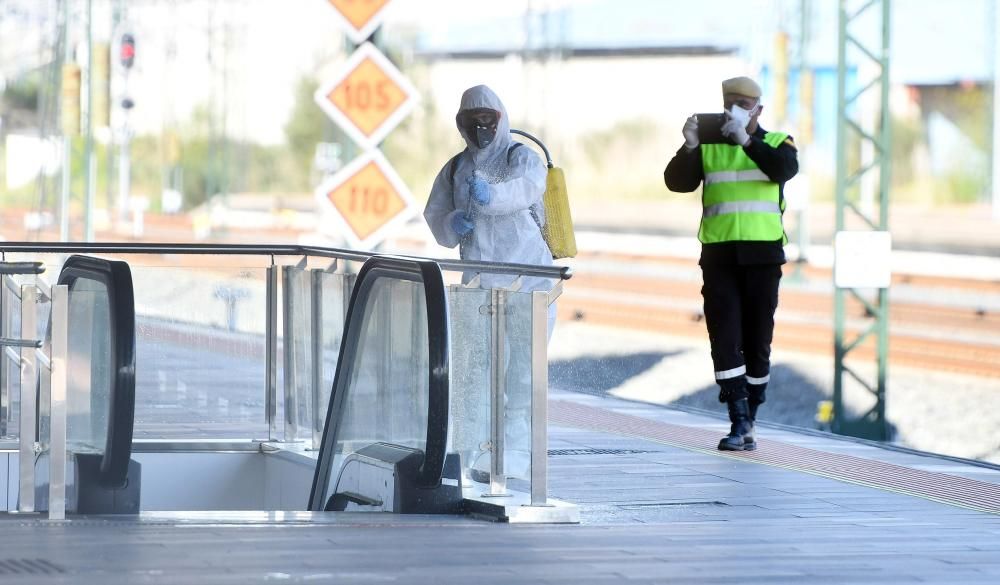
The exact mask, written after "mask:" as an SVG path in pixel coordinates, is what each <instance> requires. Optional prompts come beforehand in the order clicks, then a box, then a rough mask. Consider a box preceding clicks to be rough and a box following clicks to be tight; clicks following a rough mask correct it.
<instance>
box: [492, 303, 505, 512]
mask: <svg viewBox="0 0 1000 585" xmlns="http://www.w3.org/2000/svg"><path fill="white" fill-rule="evenodd" d="M491 292H492V294H491V297H492V299H491V300H492V302H491V303H490V309H491V317H492V327H491V328H490V329H491V331H492V340H491V345H492V350H493V351H492V353H493V359H492V360H490V374H491V375H490V493H489V495H490V496H505V495H507V476H506V474H505V473H504V449H505V445H504V438H505V432H504V431H505V429H506V426H507V425H506V420H505V415H506V411H505V410H506V409H505V404H504V402H505V401H504V390H505V389H506V387H507V368H506V365H507V364H506V347H505V346H504V344H505V343H506V342H507V322H506V321H507V320H506V316H507V315H506V314H507V291H506V290H503V289H496V288H495V289H492V291H491Z"/></svg>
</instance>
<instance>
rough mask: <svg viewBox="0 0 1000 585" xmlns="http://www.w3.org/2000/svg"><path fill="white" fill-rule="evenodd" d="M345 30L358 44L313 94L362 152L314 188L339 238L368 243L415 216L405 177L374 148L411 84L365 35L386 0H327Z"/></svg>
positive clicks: (396, 118) (412, 91)
mask: <svg viewBox="0 0 1000 585" xmlns="http://www.w3.org/2000/svg"><path fill="white" fill-rule="evenodd" d="M330 4H331V5H332V6H333V7H334V8H336V9H337V13H338V14H339V15H340V17H341V20H342V24H343V28H344V31H345V34H347V36H348V37H349V38H351V39H352V40H353V41H354V42H355V43H360V45H359V46H358V48H357V49H356V50H355V51H354V53H353V54H352V55H351V56H350V57H349V58H348V59H347V61H346V62H345V63H344V64H343V66H342V67H341V68H340V70H339V72H338V73H337V74H336V75H335V76H334V77H333V78H331V79H329V80H327V81H326V82H325V83H322V84H321V85H320V87H319V89H317V90H316V93H315V95H314V96H313V97H314V99H315V101H316V103H317V104H318V105H319V107H320V108H322V109H323V111H324V112H325V113H326V114H327V116H329V117H330V119H331V120H333V121H334V123H336V124H337V125H338V126H340V127H341V128H342V129H343V130H344V132H346V133H347V135H348V136H350V138H351V139H352V140H354V142H356V143H357V145H358V146H359V148H360V150H361V154H360V155H359V156H358V157H357V158H355V159H354V160H353V161H351V162H350V163H348V164H347V165H346V166H345V167H344V168H343V169H341V170H340V171H339V172H338V173H337V174H335V175H334V176H332V177H330V178H329V179H327V180H326V181H324V182H323V183H322V184H321V185H320V186H319V187H318V188H317V189H316V198H317V199H318V200H319V201H320V205H322V206H324V208H325V209H327V210H329V211H331V212H332V214H333V216H334V217H335V218H336V221H337V223H338V224H339V227H340V228H342V229H341V233H342V234H343V235H344V237H345V239H346V240H347V241H348V242H349V243H350V244H351V245H353V246H354V247H356V248H362V249H372V248H374V247H375V246H377V245H378V244H379V243H380V242H381V241H382V240H384V239H385V238H386V237H388V236H390V235H392V232H393V231H395V230H396V229H397V228H398V227H399V226H401V225H402V224H404V223H405V222H406V220H408V219H409V218H410V217H412V216H413V214H414V213H415V211H416V207H415V205H414V203H413V198H412V196H411V195H410V192H409V189H407V187H406V184H405V183H404V182H403V181H402V179H400V177H399V175H398V174H397V173H396V171H395V170H394V169H393V168H392V165H391V164H389V161H388V160H386V158H385V157H384V156H383V155H382V153H381V152H380V151H379V149H378V147H379V144H380V143H381V142H382V141H383V140H384V139H385V137H386V136H387V135H388V134H389V133H390V132H392V130H393V129H394V128H395V127H396V126H397V125H398V124H399V123H400V122H401V121H403V119H405V118H406V116H407V115H409V113H410V111H411V110H412V109H413V105H414V103H415V102H416V99H417V91H416V88H414V87H413V84H411V83H410V82H409V80H407V79H406V77H405V76H404V75H403V74H402V73H401V72H400V71H399V69H398V68H396V66H395V65H393V64H392V62H391V61H389V59H387V58H386V57H385V55H383V54H382V52H381V51H379V49H378V48H377V47H376V46H375V45H373V44H372V43H370V42H363V41H364V40H365V39H366V38H368V37H369V36H370V35H371V34H372V33H373V32H374V31H375V29H376V28H377V27H378V25H379V24H380V23H381V16H382V14H383V11H384V10H385V7H386V6H387V5H388V4H389V0H330Z"/></svg>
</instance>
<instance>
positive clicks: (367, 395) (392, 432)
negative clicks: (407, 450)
mask: <svg viewBox="0 0 1000 585" xmlns="http://www.w3.org/2000/svg"><path fill="white" fill-rule="evenodd" d="M424 305H425V301H424V293H423V287H422V284H420V283H412V282H405V281H392V280H388V279H381V280H378V281H376V283H375V284H374V288H373V290H372V293H371V297H370V300H369V302H368V303H367V305H366V307H365V313H364V318H363V329H362V331H363V333H362V335H361V338H360V340H359V343H358V350H357V354H356V357H355V361H354V364H353V367H350V368H349V369H348V371H350V372H352V373H353V376H352V378H351V380H350V382H349V383H348V386H347V387H346V393H345V395H344V396H345V400H346V402H345V405H344V408H343V414H342V418H341V421H340V429H339V432H338V437H337V439H338V440H337V447H336V449H335V453H337V454H338V455H339V456H346V455H347V454H350V453H352V452H354V451H356V450H357V449H360V448H362V447H364V446H366V445H370V444H371V443H374V442H380V441H381V442H387V443H393V444H396V445H402V446H405V447H412V448H414V449H424V447H425V443H426V438H427V397H428V396H427V391H428V379H427V326H426V323H427V317H426V315H425V312H424ZM339 463H340V460H339V459H335V460H334V465H333V468H334V469H339V467H340V465H339Z"/></svg>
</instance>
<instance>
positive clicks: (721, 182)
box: [698, 132, 788, 244]
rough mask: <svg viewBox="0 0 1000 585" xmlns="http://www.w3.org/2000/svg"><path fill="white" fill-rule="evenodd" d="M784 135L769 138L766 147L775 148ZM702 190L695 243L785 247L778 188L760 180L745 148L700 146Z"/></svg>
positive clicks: (763, 176) (771, 134)
mask: <svg viewBox="0 0 1000 585" xmlns="http://www.w3.org/2000/svg"><path fill="white" fill-rule="evenodd" d="M786 138H788V135H787V134H781V133H778V132H768V133H767V134H766V135H765V136H764V142H765V143H766V144H767V145H768V146H770V147H772V148H777V147H778V146H779V145H781V143H782V142H784V141H785V139H786ZM701 153H702V166H703V170H704V174H705V187H704V190H703V192H702V206H703V210H702V219H701V227H700V228H699V230H698V239H699V240H701V242H702V243H704V244H715V243H720V242H733V241H768V242H773V241H775V240H781V242H782V243H783V244H784V243H786V242H787V238H786V237H785V230H784V227H783V226H782V223H781V212H782V211H783V210H784V205H783V203H784V202H783V201H781V196H780V189H779V186H778V184H777V183H775V182H773V181H771V179H770V178H769V177H768V176H767V175H766V174H764V172H763V171H761V170H760V168H759V167H758V166H757V164H756V163H754V162H753V159H751V158H750V157H749V156H747V154H746V152H744V150H743V147H741V146H736V145H734V144H703V145H701Z"/></svg>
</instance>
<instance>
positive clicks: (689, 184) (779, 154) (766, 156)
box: [663, 126, 799, 266]
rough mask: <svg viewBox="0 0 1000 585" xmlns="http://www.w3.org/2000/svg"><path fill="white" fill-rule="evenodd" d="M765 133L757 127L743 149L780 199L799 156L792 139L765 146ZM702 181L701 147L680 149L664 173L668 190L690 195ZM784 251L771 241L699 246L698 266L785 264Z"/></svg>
mask: <svg viewBox="0 0 1000 585" xmlns="http://www.w3.org/2000/svg"><path fill="white" fill-rule="evenodd" d="M766 135H767V132H766V131H765V130H764V129H763V128H761V127H760V126H758V127H757V130H756V131H754V133H753V134H751V135H750V144H749V145H748V146H744V147H743V151H744V152H746V153H747V156H749V157H750V159H751V160H753V162H755V163H757V166H758V167H760V170H762V171H764V174H765V175H767V176H768V177H770V179H771V180H772V181H774V182H775V183H777V184H778V192H779V193H780V195H779V197H780V198H781V200H782V202H783V201H784V198H785V193H784V191H785V181H787V180H789V179H791V178H792V177H794V176H795V173H797V172H799V159H798V153H797V151H796V149H795V146H793V142H792V139H791V137H789V138H788V140H786V141H785V142H783V143H781V145H780V146H778V148H773V147H771V146H770V145H768V144H765V143H764V136H766ZM704 180H705V171H704V168H703V167H702V164H701V148H700V147H699V148H695V149H694V150H688V149H687V148H686V147H684V146H681V148H680V150H678V151H677V154H675V155H674V158H672V159H670V163H668V164H667V168H666V170H664V171H663V182H664V183H666V184H667V189H670V190H671V191H676V192H678V193H690V192H692V191H694V190H695V189H697V188H698V186H699V185H700V184H701V182H702V181H704ZM784 263H785V249H784V247H783V246H782V243H781V240H777V241H774V242H722V243H718V244H702V246H701V261H700V262H699V264H701V265H702V266H705V265H709V264H711V265H718V264H784Z"/></svg>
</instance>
